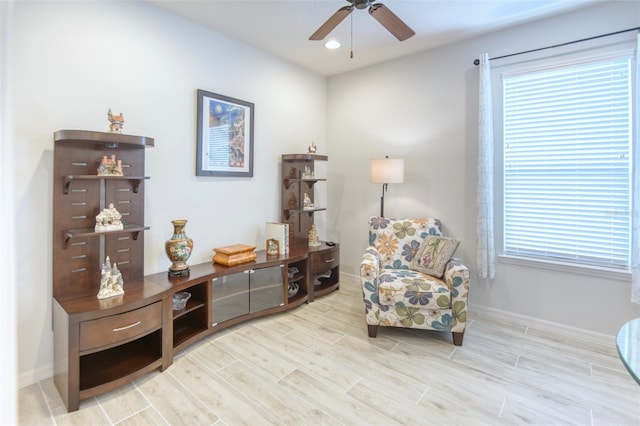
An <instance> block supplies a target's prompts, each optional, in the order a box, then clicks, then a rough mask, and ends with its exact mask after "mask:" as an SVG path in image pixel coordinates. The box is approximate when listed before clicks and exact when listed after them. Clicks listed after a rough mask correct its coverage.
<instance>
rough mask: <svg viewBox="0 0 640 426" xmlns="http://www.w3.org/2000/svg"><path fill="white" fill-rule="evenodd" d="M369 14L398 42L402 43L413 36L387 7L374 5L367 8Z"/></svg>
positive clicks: (410, 30) (409, 29) (405, 25)
mask: <svg viewBox="0 0 640 426" xmlns="http://www.w3.org/2000/svg"><path fill="white" fill-rule="evenodd" d="M369 14H370V15H371V16H373V17H374V18H376V20H377V21H378V22H380V23H381V24H382V26H383V27H385V28H386V29H387V30H388V31H389V32H390V33H391V34H393V35H394V36H395V37H396V38H397V39H398V40H400V41H404V40H406V39H408V38H409V37H411V36H413V35H415V32H414V31H413V30H412V29H411V28H409V26H408V25H407V24H405V23H404V22H403V21H402V20H401V19H400V18H398V17H397V16H396V14H395V13H393V12H392V11H391V10H389V8H388V7H386V6H385V5H384V4H382V3H376V4H374V5H372V6H371V7H370V8H369Z"/></svg>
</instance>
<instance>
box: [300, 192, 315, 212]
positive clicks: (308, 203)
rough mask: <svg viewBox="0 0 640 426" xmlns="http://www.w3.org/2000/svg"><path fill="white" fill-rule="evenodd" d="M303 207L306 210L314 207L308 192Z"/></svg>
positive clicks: (305, 194) (303, 200)
mask: <svg viewBox="0 0 640 426" xmlns="http://www.w3.org/2000/svg"><path fill="white" fill-rule="evenodd" d="M302 207H303V208H304V209H305V210H309V209H312V208H313V203H312V202H311V197H309V194H308V193H306V192H305V193H304V198H303V199H302Z"/></svg>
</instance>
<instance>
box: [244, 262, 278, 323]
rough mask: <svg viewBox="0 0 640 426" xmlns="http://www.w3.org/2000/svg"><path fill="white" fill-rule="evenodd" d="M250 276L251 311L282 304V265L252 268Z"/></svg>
mask: <svg viewBox="0 0 640 426" xmlns="http://www.w3.org/2000/svg"><path fill="white" fill-rule="evenodd" d="M250 277H251V278H250V287H251V291H250V292H249V311H250V312H251V313H253V312H259V311H262V310H264V309H269V308H273V307H276V306H282V305H284V265H280V266H273V267H271V268H260V269H254V270H252V271H251V274H250Z"/></svg>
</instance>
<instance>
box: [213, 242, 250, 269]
mask: <svg viewBox="0 0 640 426" xmlns="http://www.w3.org/2000/svg"><path fill="white" fill-rule="evenodd" d="M255 249H256V247H255V246H249V245H247V244H232V245H230V246H224V247H218V248H215V249H213V251H214V252H215V255H214V256H213V262H214V263H219V264H221V265H225V266H233V265H239V264H240V263H245V262H251V261H252V260H255V258H256V253H255Z"/></svg>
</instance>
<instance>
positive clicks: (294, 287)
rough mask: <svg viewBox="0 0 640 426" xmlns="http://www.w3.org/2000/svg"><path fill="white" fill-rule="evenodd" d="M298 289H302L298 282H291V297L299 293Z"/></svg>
mask: <svg viewBox="0 0 640 426" xmlns="http://www.w3.org/2000/svg"><path fill="white" fill-rule="evenodd" d="M298 290H300V286H299V285H298V283H296V282H291V283H289V292H288V294H289V297H293V296H295V295H296V294H298Z"/></svg>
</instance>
